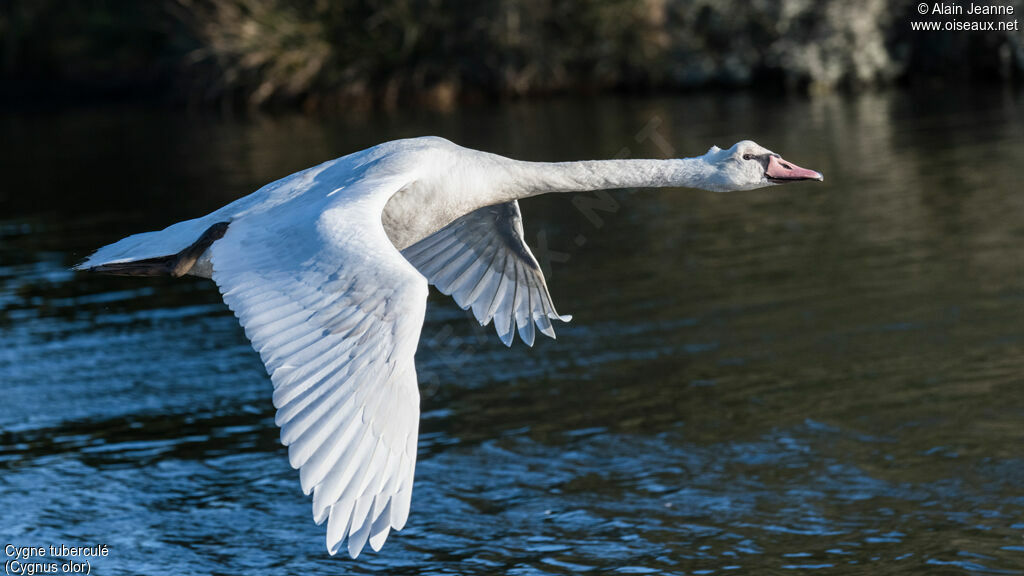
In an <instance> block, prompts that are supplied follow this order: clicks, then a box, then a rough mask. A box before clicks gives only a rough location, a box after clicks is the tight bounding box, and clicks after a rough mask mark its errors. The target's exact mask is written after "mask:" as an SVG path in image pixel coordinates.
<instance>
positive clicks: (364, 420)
mask: <svg viewBox="0 0 1024 576" xmlns="http://www.w3.org/2000/svg"><path fill="white" fill-rule="evenodd" d="M781 166H784V167H785V168H782V167H781ZM787 170H788V172H786V171H787ZM797 179H821V176H820V174H817V173H816V172H812V171H809V170H804V169H802V168H798V167H794V166H790V165H788V164H785V163H784V162H783V161H781V159H780V158H778V156H777V155H774V154H772V153H771V152H769V151H767V150H765V149H763V148H761V147H759V146H757V145H756V144H754V143H753V142H749V141H745V142H741V143H739V144H737V145H736V146H733V148H731V149H729V150H720V149H718V148H712V149H711V150H710V151H709V152H708V153H707V154H705V155H704V156H701V157H698V158H690V159H677V160H609V161H595V162H567V163H554V164H546V163H531V162H519V161H515V160H510V159H508V158H503V157H501V156H496V155H493V154H488V153H485V152H479V151H476V150H470V149H467V148H462V147H460V146H457V145H455V144H452V143H451V142H448V141H447V140H444V139H441V138H416V139H410V140H400V141H395V142H388V143H385V144H381V145H379V146H375V147H373V148H370V149H367V150H363V151H361V152H356V153H354V154H350V155H348V156H345V157H343V158H339V159H336V160H332V161H329V162H325V163H323V164H321V165H319V166H315V167H313V168H309V169H307V170H303V171H302V172H298V173H296V174H293V175H291V176H288V177H286V178H283V179H281V180H278V181H277V182H274V183H272V184H269V185H267V186H264V187H263V188H261V189H260V190H257V191H256V192H254V193H253V194H251V195H249V196H246V197H244V198H241V199H239V200H237V201H235V202H233V203H231V204H229V205H227V206H225V207H223V208H221V209H219V210H217V211H215V212H213V213H211V214H208V215H206V216H203V217H201V218H197V219H194V220H188V221H185V222H179V223H177V224H174V225H173V226H170V227H168V228H166V229H164V230H162V231H158V232H148V233H144V234H137V235H135V236H130V237H128V238H125V239H123V240H121V241H119V242H116V243H114V244H111V245H109V246H106V247H104V248H101V249H100V250H98V251H97V252H96V253H95V254H93V255H92V256H91V257H90V258H89V259H88V260H86V261H85V262H83V263H82V264H81V265H79V266H78V268H79V269H94V270H98V271H104V270H103V269H104V267H110V266H116V265H117V264H119V263H131V262H139V261H143V260H146V259H151V258H157V257H161V256H165V255H168V254H175V253H178V252H180V251H182V250H184V249H186V248H187V247H188V246H189V245H191V244H193V242H195V241H196V239H197V238H199V237H200V236H201V235H203V233H204V231H206V230H207V229H209V228H210V227H211V226H213V225H215V224H217V223H228V225H227V231H226V233H224V234H223V237H219V239H217V240H216V241H215V242H213V243H212V244H210V245H209V247H208V248H205V249H204V252H203V253H202V256H201V257H200V258H199V260H198V261H197V262H196V263H195V265H194V266H193V267H192V268H191V271H190V273H191V274H194V275H198V276H204V277H209V278H212V279H213V280H214V281H215V282H216V283H217V286H218V287H219V289H220V291H221V293H222V295H223V297H224V301H225V302H226V303H227V304H228V306H229V307H230V308H231V310H232V311H234V313H235V315H236V316H237V317H238V318H239V321H240V322H241V324H242V326H243V327H244V328H245V333H246V335H247V336H248V337H249V339H250V340H251V341H252V344H253V347H254V348H255V349H256V350H257V351H258V352H259V353H260V356H261V358H262V360H263V362H264V364H265V365H266V367H267V371H268V372H269V373H270V376H271V380H272V381H273V384H274V394H273V401H274V405H275V407H276V408H277V410H278V411H277V417H276V421H277V424H278V425H279V426H281V441H282V442H283V443H284V444H285V445H287V446H288V456H289V459H290V461H291V464H292V466H293V467H295V468H298V469H299V470H300V478H301V483H302V488H303V490H304V491H305V492H306V494H309V493H312V494H313V516H314V519H315V520H316V522H317V523H321V522H323V521H324V520H327V548H328V550H329V551H330V553H331V554H334V553H335V552H336V551H337V550H338V549H339V548H340V546H341V543H342V541H343V540H345V539H346V538H347V539H348V551H349V553H350V554H351V555H352V557H356V556H357V555H358V554H359V552H360V550H361V549H362V548H363V546H364V545H365V543H366V542H367V541H368V542H369V543H370V545H371V547H372V548H373V549H374V550H378V549H380V547H381V545H383V543H384V540H385V539H386V538H387V535H388V533H389V531H390V530H391V529H392V528H394V529H396V530H399V529H401V528H402V527H403V526H404V525H405V521H406V518H407V517H408V513H409V502H410V497H411V494H412V486H413V469H414V466H415V462H416V440H417V429H418V422H419V392H418V390H417V383H416V371H415V366H414V363H413V356H414V354H415V351H416V347H417V343H418V340H419V335H420V328H421V326H422V323H423V318H424V314H425V309H426V299H427V286H428V282H429V283H432V284H435V285H436V286H438V287H439V288H440V289H441V290H442V291H444V292H445V293H447V294H452V295H453V297H454V298H455V299H456V301H457V302H458V303H459V304H460V305H462V306H463V307H465V308H472V309H473V312H474V314H475V315H476V317H477V319H478V320H479V321H480V322H481V323H482V324H486V323H488V322H490V321H491V320H494V323H495V327H496V329H497V331H498V334H499V336H500V337H501V339H502V341H504V342H505V343H506V344H510V343H511V341H512V335H513V333H514V332H515V331H516V330H517V329H518V331H519V334H520V336H521V337H522V338H523V340H524V341H525V342H527V343H528V344H531V345H532V343H533V339H534V326H536V327H537V328H539V329H540V330H541V331H542V332H543V333H545V334H548V335H549V336H552V337H554V331H553V329H552V326H551V320H552V319H562V320H568V317H562V316H559V315H558V314H557V313H556V312H555V309H554V306H553V305H552V303H551V298H550V296H549V294H548V290H547V286H546V284H545V281H544V277H543V275H542V274H541V272H540V268H539V266H538V265H537V262H536V260H535V259H534V257H533V255H532V254H531V253H530V250H529V248H528V247H527V246H526V243H525V241H524V240H523V233H522V225H521V218H520V216H519V209H518V205H517V204H516V201H517V200H518V199H520V198H525V197H529V196H533V195H536V194H542V193H546V192H568V191H580V190H595V189H603V188H624V187H649V186H687V187H697V188H704V189H708V190H717V191H725V190H742V189H751V188H757V187H761V186H767V185H770V184H772V183H777V182H779V181H782V180H797Z"/></svg>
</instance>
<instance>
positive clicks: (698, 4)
mask: <svg viewBox="0 0 1024 576" xmlns="http://www.w3.org/2000/svg"><path fill="white" fill-rule="evenodd" d="M1009 3H1010V4H1012V5H1014V6H1015V8H1016V11H1017V12H1018V14H1019V13H1020V11H1021V10H1022V9H1024V0H1012V1H1011V2H1009ZM916 7H917V2H912V1H905V0H894V1H887V0H863V1H850V0H817V1H814V0H565V1H559V0H451V1H441V0H378V1H374V0H337V1H328V0H291V1H286V0H146V1H142V2H140V1H138V0H75V1H73V2H69V1H67V0H3V1H0V82H2V84H3V90H2V91H0V93H2V96H0V97H2V98H4V99H5V100H12V101H20V102H26V101H27V102H36V101H66V100H70V101H81V100H82V99H88V98H93V99H104V100H109V99H112V98H124V99H133V100H158V101H167V102H174V103H187V104H189V105H194V106H232V107H235V106H245V107H260V108H267V107H270V108H274V107H302V108H306V109H311V110H320V109H339V108H352V107H357V108H358V107H371V106H381V107H390V106H395V105H398V104H400V103H401V104H407V103H420V104H427V105H435V106H448V105H451V104H452V103H454V102H456V101H459V100H460V99H475V98H494V97H517V96H524V95H534V94H548V93H559V92H570V91H575V92H596V91H604V90H619V91H653V90H680V89H693V88H704V87H757V88H766V89H773V90H785V91H797V92H807V91H811V92H816V91H829V90H835V89H840V90H859V89H863V88H865V87H871V86H876V85H880V84H889V83H894V82H897V83H898V82H915V81H919V80H922V79H932V78H943V79H956V80H960V79H964V78H968V79H971V80H972V81H988V82H1007V81H1017V80H1019V79H1020V78H1022V76H1024V35H1022V34H1021V32H1019V31H1018V32H978V33H966V32H913V31H911V30H910V22H911V21H912V20H916V19H920V18H921V17H920V16H918V15H917V11H916ZM1014 17H1016V16H1014Z"/></svg>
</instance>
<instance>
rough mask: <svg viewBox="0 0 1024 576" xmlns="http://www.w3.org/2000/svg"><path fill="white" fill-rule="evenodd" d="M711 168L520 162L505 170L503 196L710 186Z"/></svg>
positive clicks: (699, 164) (690, 161) (685, 162)
mask: <svg viewBox="0 0 1024 576" xmlns="http://www.w3.org/2000/svg"><path fill="white" fill-rule="evenodd" d="M713 174H714V169H713V167H712V166H711V165H710V164H708V163H707V162H706V161H705V160H704V159H703V158H683V159H672V160H593V161H585V162H553V163H548V162H520V161H513V162H512V163H511V164H509V165H508V166H507V167H506V172H505V176H506V177H507V180H505V181H504V182H503V183H502V184H503V186H502V188H503V190H502V192H503V194H507V195H509V196H510V198H508V199H510V200H511V199H519V198H529V197H530V196H536V195H538V194H546V193H549V192H584V191H589V190H604V189H609V188H658V187H665V186H671V187H685V188H704V189H708V188H711V187H713V186H712V183H711V177H712V175H713Z"/></svg>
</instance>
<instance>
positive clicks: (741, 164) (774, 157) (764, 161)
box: [704, 140, 822, 192]
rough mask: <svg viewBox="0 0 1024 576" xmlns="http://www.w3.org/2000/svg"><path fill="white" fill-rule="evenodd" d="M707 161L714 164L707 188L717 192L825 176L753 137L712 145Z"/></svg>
mask: <svg viewBox="0 0 1024 576" xmlns="http://www.w3.org/2000/svg"><path fill="white" fill-rule="evenodd" d="M704 161H705V162H707V163H708V164H709V165H711V167H712V168H713V171H712V173H711V175H710V176H709V177H708V181H707V184H708V186H706V188H707V189H708V190H713V191H715V192H731V191H734V190H753V189H754V188H763V187H765V186H773V185H775V184H786V183H789V182H797V181H800V180H818V181H821V180H822V176H821V174H820V173H819V172H815V171H814V170H808V169H806V168H801V167H799V166H797V165H796V164H793V163H792V162H787V161H786V160H783V159H782V157H781V156H779V155H778V154H776V153H774V152H772V151H771V150H768V149H766V148H763V147H761V146H759V145H758V144H757V143H756V142H753V141H751V140H742V141H740V142H737V143H736V144H734V145H733V147H732V148H729V149H728V150H722V149H721V148H719V147H718V146H712V147H711V149H710V150H708V152H707V154H705V155H704Z"/></svg>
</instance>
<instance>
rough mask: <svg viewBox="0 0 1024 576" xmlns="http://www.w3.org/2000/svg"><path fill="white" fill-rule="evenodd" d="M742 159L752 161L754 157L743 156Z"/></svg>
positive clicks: (749, 155)
mask: <svg viewBox="0 0 1024 576" xmlns="http://www.w3.org/2000/svg"><path fill="white" fill-rule="evenodd" d="M743 159H744V160H753V159H754V155H753V154H744V155H743Z"/></svg>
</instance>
